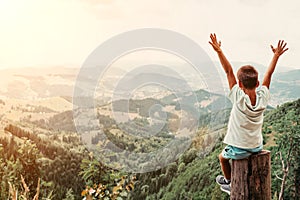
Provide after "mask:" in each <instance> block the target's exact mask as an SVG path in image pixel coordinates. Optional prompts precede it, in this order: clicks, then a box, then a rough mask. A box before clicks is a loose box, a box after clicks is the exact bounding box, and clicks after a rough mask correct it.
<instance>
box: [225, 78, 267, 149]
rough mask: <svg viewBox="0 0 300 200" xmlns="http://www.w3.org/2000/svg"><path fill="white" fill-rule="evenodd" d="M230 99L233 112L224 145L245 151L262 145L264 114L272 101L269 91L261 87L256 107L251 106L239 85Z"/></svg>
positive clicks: (257, 94)
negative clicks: (270, 100)
mask: <svg viewBox="0 0 300 200" xmlns="http://www.w3.org/2000/svg"><path fill="white" fill-rule="evenodd" d="M229 99H230V100H231V102H232V110H231V113H230V117H229V122H228V129H227V134H226V135H225V138H224V143H226V144H228V145H232V146H235V147H239V148H244V149H250V148H256V147H258V146H260V145H262V143H263V138H262V133H261V129H262V124H263V113H264V110H265V109H266V107H267V105H268V101H269V99H270V92H269V89H268V88H267V87H266V86H261V88H260V89H259V90H257V92H256V105H255V106H252V105H251V101H250V98H249V96H248V95H247V94H245V92H244V91H243V90H242V89H241V88H240V87H239V86H238V84H236V85H235V86H233V88H232V89H231V91H230V93H229Z"/></svg>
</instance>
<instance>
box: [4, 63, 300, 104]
mask: <svg viewBox="0 0 300 200" xmlns="http://www.w3.org/2000/svg"><path fill="white" fill-rule="evenodd" d="M242 64H245V63H240V62H237V63H235V62H233V65H234V66H235V67H237V66H241V65H242ZM249 64H253V65H254V66H255V67H257V68H258V70H259V72H260V75H261V76H262V75H263V73H264V71H265V69H266V67H264V66H263V65H259V64H255V63H249ZM287 70H288V69H287V68H284V69H281V68H280V67H278V70H277V69H276V72H275V73H274V76H273V78H272V82H271V87H270V90H271V95H272V101H271V105H272V106H276V105H280V104H282V103H284V102H287V101H292V100H295V99H297V98H299V97H300V81H299V77H300V69H293V70H288V71H287ZM110 71H111V72H110V73H109V77H108V78H107V80H106V81H105V82H104V83H103V84H102V86H100V87H99V89H98V90H97V91H96V92H98V93H99V95H97V98H98V100H100V101H109V99H110V98H111V97H112V94H113V92H121V94H120V95H122V92H132V91H133V89H135V88H137V87H139V86H140V84H143V83H145V82H147V81H148V82H151V80H152V81H153V82H154V83H158V85H159V83H168V85H167V86H170V87H171V89H172V87H173V88H175V89H180V88H181V89H182V88H183V87H182V86H183V85H186V84H187V83H186V82H185V80H183V79H180V78H179V77H174V76H172V75H170V76H169V75H166V74H160V73H159V71H158V72H157V73H147V72H145V73H144V74H143V73H141V74H139V76H136V75H135V76H131V75H130V74H126V73H127V72H126V71H124V70H122V69H120V70H119V69H112V70H110ZM78 72H79V69H78V68H63V67H49V68H24V69H6V70H0V97H1V98H3V99H5V98H22V99H37V98H47V97H57V96H65V97H72V96H73V92H74V84H75V81H76V79H77V76H78ZM90 73H93V70H92V69H91V71H90V72H87V73H86V74H90ZM185 73H186V74H188V70H187V71H186V72H185ZM124 74H126V77H123V76H124ZM122 75H123V76H122ZM213 76H215V77H216V78H221V79H222V82H223V83H224V88H225V89H226V88H228V86H227V81H226V77H225V73H222V72H220V74H216V75H213ZM82 78H83V79H82V80H85V81H89V77H86V79H84V78H85V77H82ZM121 79H124V80H123V81H124V82H120V83H125V84H123V85H122V84H119V85H118V88H117V91H115V90H116V88H114V86H116V83H117V81H118V80H121ZM260 80H261V78H260ZM189 81H191V83H193V84H194V85H197V83H194V82H193V81H195V80H193V79H191V80H189ZM163 86H164V85H163V84H162V87H163ZM84 89H85V88H82V90H84ZM155 89H156V90H155V91H149V88H147V89H145V91H144V94H143V92H141V91H139V92H140V94H139V95H137V96H136V97H138V98H140V99H141V96H143V95H148V97H149V95H150V96H151V93H153V95H152V97H153V98H158V99H160V98H162V97H163V96H167V95H169V94H170V93H164V92H162V93H161V94H159V93H160V90H159V89H158V88H155ZM166 89H167V88H166ZM140 90H142V89H140ZM183 91H189V89H188V88H186V87H185V90H183ZM183 91H182V92H183ZM171 92H172V91H171ZM132 95H133V96H132V97H133V98H134V97H135V94H132ZM101 98H102V99H101Z"/></svg>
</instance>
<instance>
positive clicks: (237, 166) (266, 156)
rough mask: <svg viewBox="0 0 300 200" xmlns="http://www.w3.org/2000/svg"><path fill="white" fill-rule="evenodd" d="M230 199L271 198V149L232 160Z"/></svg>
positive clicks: (258, 199) (252, 199)
mask: <svg viewBox="0 0 300 200" xmlns="http://www.w3.org/2000/svg"><path fill="white" fill-rule="evenodd" d="M230 200H271V156H270V152H269V151H265V150H263V151H261V152H260V153H258V154H253V155H251V156H250V157H249V158H247V159H241V160H233V161H232V170H231V192H230Z"/></svg>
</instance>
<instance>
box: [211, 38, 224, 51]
mask: <svg viewBox="0 0 300 200" xmlns="http://www.w3.org/2000/svg"><path fill="white" fill-rule="evenodd" d="M210 39H211V41H209V44H211V46H212V47H213V48H214V50H215V51H216V52H221V51H222V50H221V41H219V42H218V40H217V36H216V34H215V33H214V34H212V33H211V34H210Z"/></svg>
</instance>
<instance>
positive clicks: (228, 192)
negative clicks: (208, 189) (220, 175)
mask: <svg viewBox="0 0 300 200" xmlns="http://www.w3.org/2000/svg"><path fill="white" fill-rule="evenodd" d="M221 190H222V191H223V192H226V193H227V194H228V195H230V191H228V190H224V189H223V188H222V187H221Z"/></svg>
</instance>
